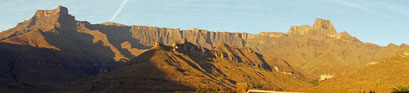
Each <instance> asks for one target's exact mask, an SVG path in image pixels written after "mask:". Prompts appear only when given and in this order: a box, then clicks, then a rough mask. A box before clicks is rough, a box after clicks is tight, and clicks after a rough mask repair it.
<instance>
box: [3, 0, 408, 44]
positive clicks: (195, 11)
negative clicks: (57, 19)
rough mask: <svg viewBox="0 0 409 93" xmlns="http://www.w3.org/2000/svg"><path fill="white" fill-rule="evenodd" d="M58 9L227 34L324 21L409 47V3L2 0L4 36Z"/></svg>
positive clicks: (93, 18)
mask: <svg viewBox="0 0 409 93" xmlns="http://www.w3.org/2000/svg"><path fill="white" fill-rule="evenodd" d="M58 5H63V6H65V7H67V8H68V9H69V13H70V14H71V15H73V16H75V17H76V19H77V20H81V21H89V22H91V23H102V22H110V21H112V22H116V23H122V24H127V25H144V26H158V27H169V28H181V29H192V28H200V29H207V30H211V31H222V32H248V33H259V32H287V31H288V29H289V28H290V26H296V25H312V24H313V23H314V20H315V18H324V19H329V20H331V22H332V23H333V24H334V26H335V28H336V29H337V32H342V31H347V32H348V33H350V34H351V35H353V36H356V37H358V38H359V39H360V40H361V41H363V42H371V43H375V44H379V45H383V46H385V45H387V44H388V43H395V44H398V45H399V44H401V43H409V7H408V6H409V0H382V1H381V0H1V1H0V9H2V11H1V14H0V20H1V21H0V31H3V30H6V29H9V28H12V27H14V26H15V25H16V24H17V23H19V22H22V21H24V20H27V19H29V18H30V17H32V16H33V15H34V13H35V10H38V9H42V10H44V9H47V10H49V9H54V8H56V7H57V6H58Z"/></svg>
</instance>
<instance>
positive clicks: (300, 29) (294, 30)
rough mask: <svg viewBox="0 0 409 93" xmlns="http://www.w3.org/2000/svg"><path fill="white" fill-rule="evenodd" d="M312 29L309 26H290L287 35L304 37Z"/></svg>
mask: <svg viewBox="0 0 409 93" xmlns="http://www.w3.org/2000/svg"><path fill="white" fill-rule="evenodd" d="M311 29H312V27H311V26H309V25H301V26H291V27H290V30H289V31H288V35H291V36H295V35H298V36H299V35H305V34H308V33H310V31H311Z"/></svg>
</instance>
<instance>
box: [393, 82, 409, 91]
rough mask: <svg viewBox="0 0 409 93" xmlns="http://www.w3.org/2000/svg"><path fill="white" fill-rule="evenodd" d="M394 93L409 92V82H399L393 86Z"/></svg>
mask: <svg viewBox="0 0 409 93" xmlns="http://www.w3.org/2000/svg"><path fill="white" fill-rule="evenodd" d="M392 93H409V84H399V85H397V86H395V87H393V89H392Z"/></svg>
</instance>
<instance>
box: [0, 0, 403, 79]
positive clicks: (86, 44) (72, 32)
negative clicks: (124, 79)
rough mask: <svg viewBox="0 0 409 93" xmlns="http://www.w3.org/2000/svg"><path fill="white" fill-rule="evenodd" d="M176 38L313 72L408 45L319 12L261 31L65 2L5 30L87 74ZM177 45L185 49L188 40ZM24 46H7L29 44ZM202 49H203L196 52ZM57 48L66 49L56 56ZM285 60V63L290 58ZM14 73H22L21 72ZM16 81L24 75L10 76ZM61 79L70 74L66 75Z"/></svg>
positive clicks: (10, 40) (44, 59) (7, 38)
mask: <svg viewBox="0 0 409 93" xmlns="http://www.w3.org/2000/svg"><path fill="white" fill-rule="evenodd" d="M176 40H185V42H191V44H192V45H196V46H201V47H200V48H199V47H198V48H194V49H193V50H189V51H188V50H186V51H185V52H183V51H180V52H181V53H184V54H192V55H198V54H201V53H204V54H202V55H207V54H208V53H209V52H206V51H201V50H203V48H207V49H215V50H218V51H219V52H218V53H214V52H210V53H211V54H213V57H221V58H225V59H228V60H229V61H228V62H243V63H247V64H252V65H253V66H256V67H258V66H260V67H261V68H264V69H270V70H276V68H275V67H271V66H270V67H267V66H266V65H265V64H264V65H260V62H261V63H262V61H254V59H247V58H242V57H245V56H249V55H247V54H245V53H240V52H243V51H249V52H250V53H251V51H252V52H258V54H257V55H264V56H265V57H266V56H273V57H278V58H283V60H285V61H286V62H287V63H288V64H289V65H290V66H292V67H293V68H294V69H298V68H300V70H301V72H304V73H305V74H311V75H312V76H315V77H317V78H318V76H320V75H323V74H324V75H327V74H331V75H334V74H335V75H337V74H343V73H347V72H349V71H351V70H353V69H357V68H361V67H363V66H366V64H368V63H369V62H372V61H374V60H377V59H379V58H382V57H386V56H390V55H393V53H394V52H396V51H399V50H403V49H409V46H408V45H406V44H402V45H400V46H398V45H392V44H391V45H389V46H387V47H382V46H378V45H375V44H371V43H363V42H361V41H360V40H359V39H357V38H355V37H353V36H351V35H349V34H348V33H347V32H341V33H337V32H336V30H335V29H334V26H333V25H332V23H331V22H330V21H329V20H325V19H320V18H317V19H316V20H315V23H314V24H313V25H312V26H309V25H302V26H293V27H291V28H290V29H289V31H288V33H279V32H261V33H259V34H250V33H238V32H236V33H230V32H212V31H208V30H204V29H197V28H194V29H192V30H180V29H173V28H160V27H149V26H128V25H123V24H118V23H101V24H91V23H89V22H86V21H76V20H75V17H74V16H71V15H70V14H69V13H68V9H67V8H65V7H62V6H59V7H57V8H56V9H54V10H38V11H37V12H36V13H35V15H34V16H33V17H32V18H31V19H29V20H26V21H24V22H21V23H19V24H18V25H17V26H16V27H14V28H12V29H9V30H6V31H3V32H1V33H0V42H1V43H5V44H13V45H16V46H24V47H30V49H32V50H30V51H40V50H43V49H48V50H49V51H54V52H51V53H39V54H36V55H34V56H32V57H29V58H28V59H27V60H36V61H34V63H42V64H55V65H59V66H68V68H64V69H60V70H64V71H65V70H68V71H73V72H76V73H77V72H81V73H82V72H88V70H91V72H93V73H88V74H85V76H88V75H93V74H95V73H101V72H108V71H110V70H111V69H113V68H114V67H116V66H117V65H120V64H123V63H124V62H127V61H129V60H131V59H133V58H134V57H137V56H138V55H140V54H141V53H143V51H145V50H147V49H149V48H152V46H153V43H154V42H160V43H162V44H164V45H172V44H178V43H174V41H176ZM222 42H224V43H222ZM182 45H183V44H182ZM224 45H230V47H231V48H229V49H233V50H234V51H233V50H228V49H227V50H226V49H225V48H226V47H223V46H224ZM175 46H176V45H175ZM24 47H23V48H24ZM177 47H180V48H181V49H183V50H185V49H184V47H185V46H177ZM238 47H247V48H238ZM23 48H15V49H7V50H24V49H23ZM235 48H237V49H235ZM5 49H6V48H5ZM199 50H200V51H201V52H196V51H199ZM30 51H23V52H21V51H19V52H21V54H20V55H13V56H10V54H7V53H9V52H13V51H8V52H5V54H4V55H8V56H10V57H14V58H20V56H22V55H23V56H26V55H30ZM55 52H56V53H55ZM25 53H28V54H25ZM57 54H61V55H58V56H56V55H57ZM49 56H55V57H56V58H55V59H53V60H54V61H49V60H51V59H48V57H49ZM71 56H75V57H71ZM65 57H67V58H69V59H70V61H69V62H71V61H75V62H83V61H86V62H85V63H87V62H89V63H87V64H84V65H75V64H66V63H65V61H61V63H60V62H56V61H57V60H59V58H65ZM200 57H201V56H200ZM205 57H207V56H205ZM210 58H212V57H210ZM253 58H257V57H253ZM83 59H86V60H83ZM193 59H194V58H193ZM2 60H3V61H0V62H5V63H4V64H15V63H24V64H25V65H29V64H34V63H31V61H29V62H28V61H25V60H14V59H2ZM78 60H82V61H78ZM249 60H250V61H249ZM265 60H274V59H265ZM55 62H56V63H55ZM67 62H68V61H67ZM249 62H250V63H249ZM71 63H72V62H71ZM256 63H257V64H256ZM267 64H268V63H267ZM281 65H282V66H285V64H281ZM339 65H342V66H339ZM7 66H10V67H7V68H10V69H9V70H4V71H5V72H8V73H12V72H13V71H14V69H15V68H18V67H14V65H7ZM47 67H49V68H52V66H51V65H50V66H46V67H38V66H37V65H33V69H34V68H35V70H27V71H42V70H43V69H44V68H47ZM328 67H331V68H328ZM332 67H334V68H332ZM77 68H87V69H77ZM280 68H281V67H278V68H277V71H283V70H282V69H280ZM56 69H57V68H55V69H50V70H49V71H58V70H56ZM287 70H288V69H287ZM47 71H48V70H46V72H44V73H51V72H47ZM13 73H14V72H13ZM21 73H34V72H21ZM67 73H71V72H67ZM10 75H13V74H10ZM15 75H16V76H18V75H19V74H15ZM63 76H64V75H60V76H58V77H63ZM73 76H74V77H83V74H74V75H73ZM10 77H13V76H10ZM28 79H30V80H29V81H41V79H50V78H28ZM54 79H55V78H54ZM11 81H20V80H19V79H11ZM61 81H71V80H65V79H64V80H61ZM23 83H24V82H23Z"/></svg>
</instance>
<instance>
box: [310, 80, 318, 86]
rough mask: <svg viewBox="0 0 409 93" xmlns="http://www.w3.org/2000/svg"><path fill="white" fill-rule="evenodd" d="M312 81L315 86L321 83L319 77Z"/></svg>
mask: <svg viewBox="0 0 409 93" xmlns="http://www.w3.org/2000/svg"><path fill="white" fill-rule="evenodd" d="M310 83H311V84H312V85H313V86H317V85H319V81H318V79H317V80H313V81H311V82H310Z"/></svg>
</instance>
